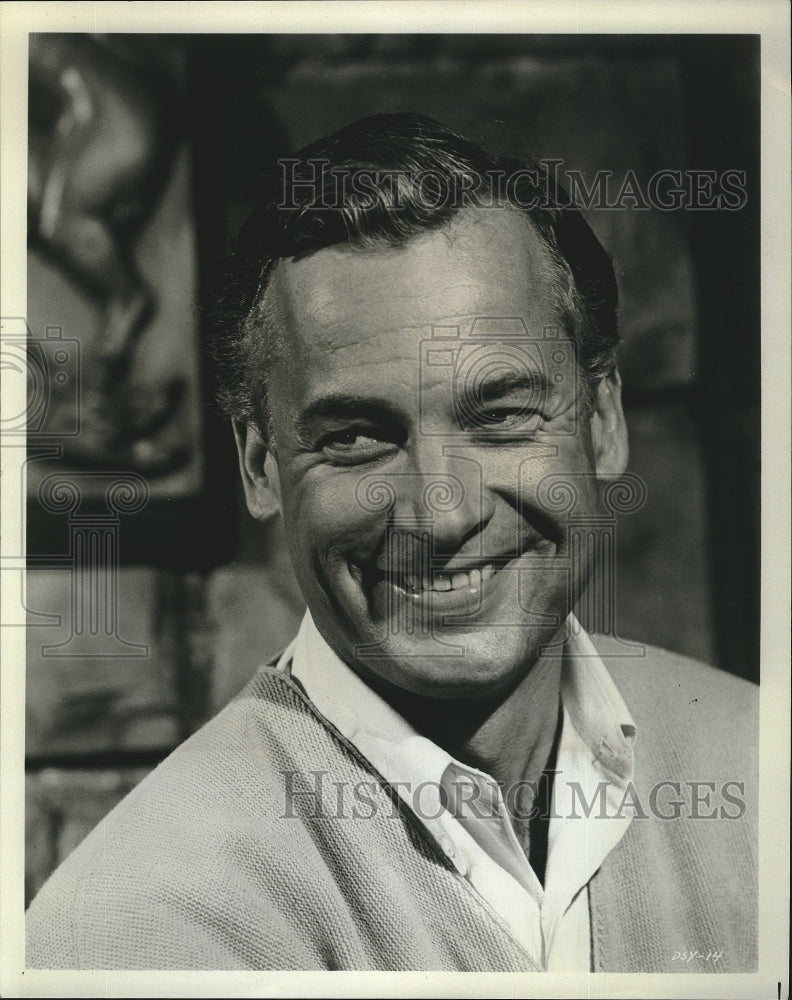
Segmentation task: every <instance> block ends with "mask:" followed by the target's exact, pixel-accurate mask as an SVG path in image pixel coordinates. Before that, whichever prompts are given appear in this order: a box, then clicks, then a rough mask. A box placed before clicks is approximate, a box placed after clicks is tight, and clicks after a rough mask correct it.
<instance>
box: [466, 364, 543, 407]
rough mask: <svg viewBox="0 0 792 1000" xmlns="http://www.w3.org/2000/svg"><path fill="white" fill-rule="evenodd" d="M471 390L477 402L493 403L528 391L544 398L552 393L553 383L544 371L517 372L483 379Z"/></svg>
mask: <svg viewBox="0 0 792 1000" xmlns="http://www.w3.org/2000/svg"><path fill="white" fill-rule="evenodd" d="M460 388H461V387H460ZM470 388H472V389H473V392H472V393H471V395H473V396H474V397H475V399H476V401H477V402H482V403H491V402H492V401H493V400H496V399H501V398H502V397H503V396H508V395H509V394H510V393H513V392H520V391H526V390H527V391H528V392H531V393H536V394H537V395H541V396H544V395H546V394H548V393H549V392H551V391H552V389H553V382H552V381H551V380H550V379H549V378H548V376H547V375H545V373H544V372H542V371H521V372H519V371H516V372H503V373H502V374H500V375H496V376H493V377H492V378H489V379H482V380H481V381H480V382H479V383H478V384H474V385H473V386H471V387H470Z"/></svg>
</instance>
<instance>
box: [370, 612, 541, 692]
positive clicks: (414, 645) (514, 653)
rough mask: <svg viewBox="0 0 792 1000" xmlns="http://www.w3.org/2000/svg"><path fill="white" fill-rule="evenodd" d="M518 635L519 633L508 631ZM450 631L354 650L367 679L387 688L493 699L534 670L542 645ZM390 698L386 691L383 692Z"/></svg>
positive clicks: (538, 641) (398, 638)
mask: <svg viewBox="0 0 792 1000" xmlns="http://www.w3.org/2000/svg"><path fill="white" fill-rule="evenodd" d="M510 631H512V632H514V631H515V630H510ZM490 632H491V630H486V629H485V630H482V631H481V632H465V631H451V632H448V633H446V634H445V635H442V636H436V635H433V634H429V635H424V636H406V635H405V636H394V635H390V636H388V637H387V638H386V639H385V640H384V641H382V642H379V643H359V644H358V645H357V646H356V647H355V650H354V659H355V664H356V666H357V669H358V670H359V671H360V672H361V674H362V675H363V676H364V678H366V679H368V680H369V681H370V682H373V683H374V684H375V686H378V685H377V680H379V681H380V682H385V685H386V688H395V689H397V690H401V691H408V692H410V693H411V694H416V695H421V696H423V697H427V698H437V699H447V700H452V699H453V700H458V699H471V698H495V697H497V696H498V695H499V694H500V693H501V692H505V691H508V690H511V689H512V688H513V687H515V686H516V685H517V684H518V683H519V682H520V680H522V678H523V677H524V676H525V675H526V674H527V673H528V672H529V671H530V669H531V667H532V666H533V664H534V662H535V661H536V659H537V658H538V655H539V652H540V649H541V644H542V642H547V641H549V639H550V638H551V635H552V632H550V633H548V634H547V635H546V636H544V637H540V636H538V635H537V636H536V638H535V640H533V641H532V640H531V639H530V638H527V637H526V636H524V635H523V636H518V635H515V634H513V635H512V636H510V637H509V638H508V639H507V637H506V636H504V635H503V634H498V635H494V636H493V635H491V634H490ZM383 693H385V694H387V691H385V692H383Z"/></svg>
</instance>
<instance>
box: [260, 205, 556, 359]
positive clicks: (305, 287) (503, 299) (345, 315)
mask: <svg viewBox="0 0 792 1000" xmlns="http://www.w3.org/2000/svg"><path fill="white" fill-rule="evenodd" d="M550 265H551V261H550V255H549V253H548V251H547V249H546V247H545V246H544V245H543V244H542V242H541V240H540V239H539V237H538V236H537V235H536V233H535V232H534V230H533V228H532V226H531V225H530V223H529V222H528V220H527V219H526V218H525V216H523V215H521V214H520V213H518V212H516V211H514V210H511V209H471V210H468V211H465V212H460V213H459V214H458V215H457V216H455V217H454V219H453V220H452V221H451V222H450V223H449V224H448V225H446V226H444V227H443V228H442V229H439V230H432V231H429V232H426V233H422V234H420V235H419V236H416V237H415V238H414V239H413V240H411V241H410V242H409V243H407V244H406V245H405V246H404V247H402V248H392V247H383V248H376V249H369V248H367V249H365V250H361V249H357V248H352V247H349V246H346V245H340V246H332V247H326V248H323V249H322V250H319V251H317V252H316V253H314V254H311V255H310V256H307V257H304V258H302V259H301V260H286V261H281V262H280V263H279V264H278V265H277V267H276V268H275V270H274V272H273V275H272V279H271V282H270V287H269V289H268V291H267V295H268V296H270V297H271V302H272V311H273V319H274V320H275V321H276V322H277V323H278V326H279V328H280V330H281V331H283V333H284V334H285V335H286V337H287V338H288V340H289V342H290V344H291V346H292V348H293V349H295V354H296V357H305V355H306V353H307V354H314V352H316V351H318V352H319V353H321V352H323V351H327V352H331V353H334V352H335V351H337V350H345V349H348V348H350V347H353V346H355V345H357V348H358V349H360V348H362V347H363V344H364V341H365V342H368V341H369V332H370V333H371V334H372V335H376V332H377V331H379V332H381V333H384V332H387V331H389V330H390V331H395V330H402V331H405V332H407V331H410V330H415V331H420V332H422V333H428V327H429V326H431V325H432V324H438V325H439V324H447V325H452V326H453V325H457V326H459V327H460V330H461V332H462V334H463V336H464V334H465V332H466V328H467V329H469V327H470V326H471V325H472V321H473V319H475V318H476V317H478V316H493V315H504V312H503V310H504V308H506V307H507V304H508V306H509V308H510V309H511V313H510V314H511V315H518V314H521V315H523V318H525V319H527V313H529V312H530V314H531V315H532V316H533V317H534V318H536V317H537V316H539V317H541V318H542V320H543V325H551V324H553V323H554V322H556V321H557V310H556V308H555V296H554V294H553V290H552V288H551V284H550V280H549V275H550V273H551V269H550ZM518 304H519V306H520V311H519V312H515V309H516V308H517V305H518ZM366 317H370V318H371V320H372V326H373V325H374V324H376V327H377V330H374V329H370V330H369V329H367V326H366ZM290 353H291V352H290Z"/></svg>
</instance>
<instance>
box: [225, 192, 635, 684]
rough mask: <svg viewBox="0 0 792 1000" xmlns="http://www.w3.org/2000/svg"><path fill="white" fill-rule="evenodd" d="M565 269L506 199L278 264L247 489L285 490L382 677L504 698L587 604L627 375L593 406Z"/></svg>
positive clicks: (315, 603)
mask: <svg viewBox="0 0 792 1000" xmlns="http://www.w3.org/2000/svg"><path fill="white" fill-rule="evenodd" d="M550 273H551V272H550V263H549V258H548V255H547V253H546V251H545V249H544V248H543V246H542V245H541V243H540V242H539V240H538V238H537V237H536V236H535V234H534V233H533V231H532V229H531V228H530V225H529V224H528V223H527V221H526V220H525V219H524V218H523V217H522V216H520V215H519V214H517V213H516V212H513V211H510V210H501V211H492V210H491V211H483V210H482V211H475V210H470V211H468V212H465V213H461V214H460V215H458V216H456V218H455V219H454V221H453V222H452V223H451V224H450V225H449V226H447V227H446V228H444V229H443V230H440V231H437V232H433V233H427V234H425V235H423V236H421V237H419V238H417V239H415V240H414V241H412V242H411V243H410V244H409V245H408V246H407V247H406V248H404V249H401V250H393V249H382V250H376V251H359V250H350V249H348V248H344V247H331V248H328V249H323V250H320V251H318V252H317V253H314V254H312V255H310V256H308V257H305V258H303V259H301V260H293V261H288V262H281V263H280V264H279V265H278V267H277V268H276V270H275V273H274V275H273V279H272V284H271V286H270V289H269V292H268V294H269V296H270V305H271V308H272V311H273V313H274V319H275V321H276V322H278V323H279V324H280V326H281V328H282V329H283V330H284V331H285V334H286V336H285V338H284V339H285V341H286V344H285V346H284V347H283V349H282V350H281V351H280V352H279V356H278V358H277V360H276V361H275V364H274V367H273V368H272V369H271V372H270V379H269V385H270V409H271V413H272V427H273V432H274V441H275V448H274V452H273V451H269V452H265V450H264V448H263V445H262V444H261V441H260V439H259V438H258V437H257V435H256V434H255V432H253V431H252V430H250V429H248V430H247V432H246V433H245V432H244V431H243V432H242V433H241V435H240V449H241V456H242V463H243V475H244V477H245V480H246V488H247V492H248V500H249V504H250V506H251V510H253V511H254V512H255V510H256V509H257V505H258V503H259V500H260V496H261V494H262V492H263V491H264V490H266V489H274V490H275V492H276V494H277V495H278V498H279V501H280V507H281V511H282V514H283V518H284V522H285V530H286V537H287V541H288V545H289V549H290V553H291V557H292V560H293V563H294V568H295V571H296V574H297V577H298V580H299V582H300V585H301V588H302V591H303V594H304V596H305V599H306V601H307V603H308V606H309V608H310V610H311V612H312V615H313V617H314V620H315V622H316V624H317V626H318V628H319V630H320V631H321V632H322V634H323V635H324V636H325V638H326V639H327V641H328V642H329V643H330V645H331V646H332V647H333V648H334V650H335V651H336V652H337V653H338V655H339V656H340V657H341V658H342V659H344V660H345V661H346V662H347V663H349V664H350V665H351V666H353V668H354V669H356V670H358V672H360V673H361V674H362V675H363V676H364V677H369V679H375V678H380V679H382V680H384V681H387V682H388V683H390V684H392V685H395V686H396V687H398V688H401V689H405V690H408V691H411V692H414V693H417V694H423V695H429V696H433V697H443V698H460V697H462V698H465V697H474V696H477V695H479V696H480V695H482V694H483V693H485V692H486V693H488V694H491V695H493V696H494V695H497V694H498V693H499V692H500V691H507V690H509V689H510V688H511V687H512V686H514V684H516V683H517V682H518V681H519V680H520V679H521V678H522V677H523V676H524V675H525V673H526V672H527V671H528V670H529V669H530V667H531V665H532V664H533V663H534V662H535V660H536V658H537V655H538V653H539V650H540V647H541V646H542V645H543V644H544V643H547V642H549V641H550V640H551V639H552V638H553V636H554V635H555V634H556V633H557V632H558V631H559V628H560V626H561V625H562V623H563V622H564V619H565V618H566V616H567V614H568V612H569V610H570V605H571V601H572V599H573V592H574V585H573V577H578V578H579V577H580V575H581V570H580V568H579V567H578V568H577V569H576V568H575V567H574V565H573V564H574V563H575V562H579V560H573V559H572V558H571V555H572V554H571V553H570V551H569V544H568V538H567V535H568V532H567V521H568V518H569V516H570V514H571V515H573V516H575V517H581V516H583V517H585V516H586V515H590V514H595V513H596V512H597V511H599V510H600V502H599V490H598V482H597V477H598V476H599V477H603V476H612V475H616V474H618V473H620V472H621V471H623V465H624V461H625V460H626V452H625V447H626V445H625V438H624V426H623V417H622V415H621V408H620V403H619V399H618V386H617V384H616V383H615V381H612V380H606V382H605V383H604V384H603V386H602V387H601V388H600V390H599V392H598V393H596V400H595V403H594V406H593V409H591V408H589V409H588V410H587V409H585V408H584V406H583V403H582V399H581V388H582V383H581V376H580V375H579V374H578V371H577V365H576V363H575V360H574V345H572V343H571V342H570V341H569V340H568V339H567V338H566V335H565V334H564V333H563V332H561V331H560V329H559V328H560V318H559V315H558V309H557V306H556V305H555V302H554V298H553V290H552V286H551V284H550V280H549V276H550ZM548 477H549V478H548ZM561 481H564V482H567V483H569V484H570V485H571V487H572V489H573V490H574V491H575V493H576V495H577V500H576V502H575V503H574V505H573V506H572V509H571V510H570V509H569V508H570V505H569V504H566V505H565V504H563V503H561V504H559V503H553V497H555V498H556V499H558V497H559V495H560V494H559V492H558V487H559V483H560V482H561ZM554 487H555V488H554ZM582 573H583V575H585V569H583V570H582Z"/></svg>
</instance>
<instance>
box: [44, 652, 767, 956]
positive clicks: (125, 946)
mask: <svg viewBox="0 0 792 1000" xmlns="http://www.w3.org/2000/svg"><path fill="white" fill-rule="evenodd" d="M592 638H593V639H594V643H595V645H596V647H597V649H598V652H599V653H600V655H601V656H602V658H603V661H604V662H605V664H606V665H607V667H608V669H609V672H610V673H611V675H612V676H613V677H614V680H615V681H616V683H617V686H618V687H619V689H620V690H621V692H622V695H623V696H624V699H625V702H626V703H627V705H628V706H629V708H630V711H631V713H632V716H633V718H634V719H635V722H636V725H637V726H638V729H639V731H640V732H641V734H642V739H641V751H640V754H639V755H638V759H637V760H636V770H635V779H634V784H635V791H636V797H637V799H638V800H639V801H640V803H641V804H642V806H643V809H644V811H645V812H646V813H647V817H646V818H641V817H640V816H636V817H635V818H634V819H633V821H632V823H631V825H630V828H629V830H628V831H627V834H626V835H625V837H624V838H623V840H622V841H621V842H620V843H619V845H618V847H617V848H616V849H615V850H614V851H613V852H612V853H611V854H610V855H609V856H608V857H607V858H606V860H605V861H604V863H603V864H602V867H601V868H600V870H599V871H598V873H597V874H596V875H595V876H594V878H593V879H592V881H591V883H590V894H589V905H590V917H591V945H592V969H593V971H608V972H682V971H684V972H693V971H700V972H749V971H753V970H755V968H756V824H755V816H756V807H757V794H756V763H755V761H756V740H757V733H756V714H757V706H756V698H755V690H754V688H753V686H752V685H749V684H747V683H746V682H744V681H741V680H739V679H736V678H734V677H732V676H730V675H727V674H724V673H721V672H719V671H716V670H713V669H712V668H709V667H705V666H702V665H701V664H698V663H695V662H694V661H691V660H686V659H684V658H681V657H678V656H675V655H673V654H670V653H665V652H662V651H660V650H655V649H652V648H650V647H647V649H646V656H645V657H641V658H638V657H623V656H618V655H609V654H618V653H619V652H620V650H617V649H616V648H614V647H613V646H612V645H611V644H610V643H609V641H608V640H605V639H601V638H599V637H596V636H595V637H592ZM315 771H322V772H324V773H325V774H324V778H323V781H324V782H325V787H326V788H327V789H328V793H327V794H326V797H325V802H326V809H325V811H324V813H323V814H322V813H320V812H319V810H317V809H316V808H315V800H314V799H313V798H312V797H311V795H310V794H309V795H307V796H306V797H304V798H299V797H296V798H295V797H292V808H291V809H290V808H289V805H288V803H287V801H286V795H285V783H286V781H287V780H288V781H290V782H291V783H292V786H293V789H294V790H297V791H299V790H302V791H305V792H308V793H310V792H311V791H312V790H314V789H315V787H316V786H315V777H314V775H313V774H312V772H315ZM287 773H288V774H289V775H290V777H289V778H288V779H287V778H286V777H285V776H284V775H285V774H287ZM662 781H676V782H679V783H680V791H681V795H679V796H678V798H679V799H682V800H686V802H687V805H686V807H685V809H684V811H683V812H682V815H681V816H680V817H679V818H678V819H661V818H659V817H658V816H657V815H655V813H659V812H661V811H666V812H670V811H671V810H670V809H669V806H668V788H665V794H664V795H661V796H660V797H659V798H658V799H657V803H658V806H657V808H656V809H654V810H652V809H650V803H651V800H652V797H651V792H652V788H653V786H656V785H657V783H659V782H662ZM332 782H346V783H348V787H352V786H355V785H356V784H358V783H360V782H365V783H367V785H369V786H371V787H373V789H374V790H375V791H374V792H371V788H369V794H370V795H371V797H372V798H373V800H374V801H375V804H376V808H375V809H374V810H373V816H372V817H371V818H369V819H366V820H362V819H361V818H359V817H356V816H355V815H354V814H353V813H352V812H351V810H349V809H347V810H345V811H344V814H343V815H341V816H340V817H339V816H337V815H334V812H335V809H334V805H333V803H334V788H333V785H332ZM689 782H708V783H709V784H708V785H707V786H698V787H699V799H700V801H701V803H702V804H701V805H699V806H698V807H697V811H698V812H699V813H700V814H702V815H708V814H710V813H711V812H712V811H713V809H714V810H716V811H718V810H719V809H720V808H723V809H725V812H726V813H728V814H730V815H738V816H739V818H735V819H728V818H718V819H704V818H698V819H696V818H693V817H692V816H691V815H690V812H691V791H690V790H689V785H687V784H686V783H689ZM728 782H738V783H742V786H743V789H744V791H743V792H740V793H739V794H738V793H737V792H736V790H735V786H733V785H732V786H729V789H730V792H731V795H732V798H734V797H738V798H739V799H740V800H741V801H744V803H745V809H744V812H743V814H742V815H739V814H740V812H741V811H742V810H741V809H740V808H739V807H737V806H735V805H734V804H732V803H730V802H729V801H728V799H724V798H723V796H722V794H721V792H722V789H723V787H724V785H726V783H728ZM712 786H714V791H712V790H711V787H712ZM702 789H703V791H702ZM672 797H677V796H672ZM708 797H709V801H708V802H707V798H708ZM369 811H371V810H370V809H369V810H367V812H369ZM289 812H291V813H292V815H286V814H287V813H289ZM27 934H28V949H27V966H28V967H30V968H76V969H125V968H127V969H227V970H232V969H300V970H310V969H350V970H354V969H356V970H365V969H377V970H459V971H504V972H521V971H522V972H526V971H533V970H535V969H536V966H535V964H534V963H533V961H532V960H531V958H530V957H529V956H528V954H527V953H526V952H525V951H524V950H523V949H522V948H521V947H520V945H519V944H518V943H517V941H516V940H515V939H514V938H513V936H512V935H511V934H510V933H509V930H508V929H507V928H506V926H505V925H504V924H503V923H502V922H501V921H500V920H499V919H498V917H497V916H496V914H495V913H494V912H493V911H492V910H491V909H490V908H489V907H488V906H487V905H486V904H485V903H484V902H483V900H482V899H481V898H480V897H479V896H478V895H477V894H476V893H475V892H474V890H473V889H472V888H471V886H470V885H469V883H468V882H467V881H466V880H465V879H464V878H463V877H462V876H461V875H460V874H459V873H458V872H457V870H456V869H455V868H454V866H453V864H452V863H451V862H450V860H449V859H448V858H447V857H446V856H445V855H444V854H443V853H442V851H441V850H440V849H439V848H438V846H437V845H436V843H435V842H434V841H433V840H432V839H431V838H430V837H428V836H427V834H426V833H425V831H424V829H423V827H422V825H421V823H420V821H419V820H418V819H417V818H416V817H415V816H414V815H413V814H412V813H411V811H410V810H409V809H408V808H407V807H406V806H405V805H404V804H403V803H402V801H401V799H399V797H398V795H396V794H395V793H394V792H393V790H392V789H390V788H389V787H388V786H387V784H386V783H385V782H384V780H383V779H381V777H380V776H379V775H378V774H377V772H376V771H375V770H374V769H373V768H372V766H371V765H370V764H369V763H368V761H366V760H365V758H363V757H362V756H361V755H360V753H359V752H358V751H357V750H356V749H355V748H354V747H353V746H352V745H351V744H350V743H348V742H347V741H346V740H345V739H344V738H343V737H342V736H341V735H340V734H339V733H338V732H337V731H336V730H335V729H334V728H333V727H332V726H331V725H330V723H328V722H327V721H326V720H325V719H323V718H322V717H321V716H320V715H319V713H318V712H317V711H316V709H315V708H314V707H313V705H312V704H311V703H310V701H309V700H308V699H307V697H306V696H305V695H304V694H303V693H302V691H301V690H300V688H299V687H298V686H297V685H296V684H295V683H294V682H293V681H292V679H291V677H290V676H289V675H288V672H282V671H281V672H279V671H277V670H276V669H274V668H273V667H265V668H262V669H261V670H260V671H259V673H258V674H257V675H256V677H255V678H254V679H253V681H252V682H251V683H250V684H249V685H248V686H247V688H246V689H245V690H244V691H243V692H242V693H241V694H240V695H239V696H238V697H237V698H236V699H235V700H234V701H233V702H231V704H229V705H228V706H227V707H226V708H225V709H224V710H223V711H222V712H220V714H219V715H218V716H217V717H216V718H215V719H213V720H212V721H211V722H210V723H208V724H207V725H206V726H204V727H203V729H201V730H200V731H199V732H198V733H196V734H195V735H194V736H193V737H191V738H190V739H189V740H187V742H186V743H184V744H183V745H182V746H181V747H179V748H178V749H177V750H176V751H175V752H174V753H173V754H171V756H170V757H169V758H168V759H167V760H166V761H165V762H164V763H163V764H161V765H160V766H159V767H158V768H157V769H156V770H155V771H154V772H152V774H151V775H149V776H148V777H147V778H146V779H145V780H144V781H143V782H141V784H140V785H139V786H138V787H137V788H136V789H135V790H134V791H133V792H132V793H131V794H130V795H129V796H128V797H127V798H126V799H125V800H124V801H123V802H121V803H120V804H119V805H118V806H117V807H116V808H115V809H114V810H113V811H112V812H111V813H110V814H109V815H108V816H107V817H106V819H105V820H103V822H102V823H101V824H100V825H99V826H98V827H97V828H96V829H95V830H94V831H93V832H92V833H91V834H90V835H89V836H88V837H87V838H86V840H85V841H84V842H83V843H82V844H81V845H80V846H79V847H78V848H77V849H76V850H75V851H74V852H73V853H72V854H71V855H70V856H69V858H67V860H66V861H65V862H64V864H63V865H62V866H61V867H60V868H59V870H58V871H57V872H56V873H55V874H54V875H53V876H52V878H51V879H50V880H49V881H48V882H47V884H46V885H45V886H44V887H43V889H42V890H41V892H40V893H39V895H38V897H37V898H36V899H35V900H34V902H33V904H32V905H31V907H30V910H29V911H28V915H27ZM683 951H686V952H688V953H689V952H691V951H696V952H698V953H700V956H701V957H700V958H696V959H694V960H693V961H689V962H684V961H682V960H681V959H680V957H679V956H680V954H681V952H683ZM713 952H714V953H720V954H721V957H720V958H719V960H718V961H717V962H714V961H712V960H710V961H706V956H707V955H708V954H709V953H713Z"/></svg>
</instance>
